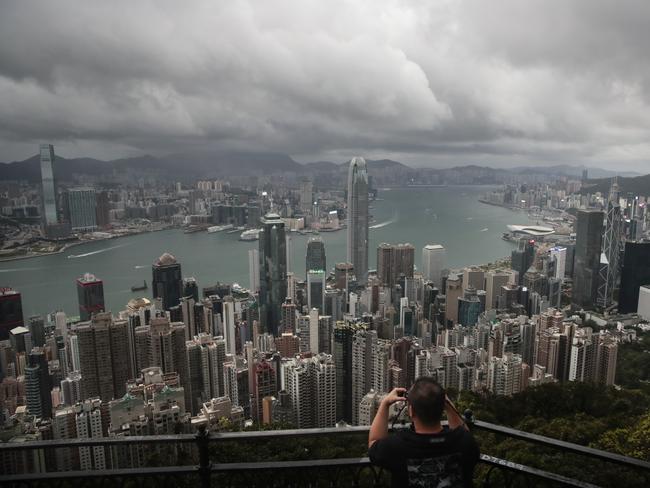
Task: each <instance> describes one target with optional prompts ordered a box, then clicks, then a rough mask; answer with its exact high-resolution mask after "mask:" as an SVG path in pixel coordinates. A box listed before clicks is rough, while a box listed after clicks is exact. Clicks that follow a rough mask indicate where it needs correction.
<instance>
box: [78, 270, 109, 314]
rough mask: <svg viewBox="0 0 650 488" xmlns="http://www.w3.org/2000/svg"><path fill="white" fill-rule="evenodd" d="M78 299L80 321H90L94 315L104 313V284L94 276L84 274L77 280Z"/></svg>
mask: <svg viewBox="0 0 650 488" xmlns="http://www.w3.org/2000/svg"><path fill="white" fill-rule="evenodd" d="M77 297H78V298H79V319H80V320H81V321H82V322H85V321H87V320H90V319H91V317H92V315H93V314H94V313H98V312H103V311H104V282H103V281H102V280H100V279H99V278H97V277H96V276H95V275H93V274H90V273H86V274H84V275H83V276H82V277H81V278H78V279H77Z"/></svg>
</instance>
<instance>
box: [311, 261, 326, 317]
mask: <svg viewBox="0 0 650 488" xmlns="http://www.w3.org/2000/svg"><path fill="white" fill-rule="evenodd" d="M324 297H325V272H324V271H323V270H310V271H308V272H307V306H308V307H309V310H311V309H313V308H316V309H318V312H319V313H320V314H323V313H324V311H325V303H324Z"/></svg>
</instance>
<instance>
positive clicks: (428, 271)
mask: <svg viewBox="0 0 650 488" xmlns="http://www.w3.org/2000/svg"><path fill="white" fill-rule="evenodd" d="M445 260H446V251H445V248H444V247H443V246H441V245H440V244H427V245H426V246H424V248H423V249H422V275H423V276H424V279H425V280H427V281H430V282H432V283H433V286H435V287H436V288H438V289H440V287H441V286H442V270H443V269H444V267H445Z"/></svg>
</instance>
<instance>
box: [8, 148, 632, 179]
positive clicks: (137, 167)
mask: <svg viewBox="0 0 650 488" xmlns="http://www.w3.org/2000/svg"><path fill="white" fill-rule="evenodd" d="M367 161H368V168H369V173H370V175H371V176H372V177H373V179H374V182H375V184H376V185H384V186H388V185H391V184H395V185H401V184H417V183H419V184H499V183H504V182H517V181H522V180H524V178H522V177H525V178H526V179H530V180H532V181H534V180H535V178H537V179H544V178H547V177H552V176H569V177H580V176H581V175H582V170H583V167H580V166H569V165H558V166H539V167H518V168H511V169H502V168H490V167H486V166H478V165H468V166H458V167H454V168H444V169H439V168H413V167H410V166H406V165H405V164H402V163H400V162H399V161H393V160H391V159H379V160H367ZM347 168H348V162H341V163H336V162H332V161H316V162H308V163H299V162H297V161H295V160H294V159H293V158H292V157H291V156H289V155H287V154H280V153H254V152H213V153H205V152H194V153H187V154H170V155H167V156H162V157H157V156H150V155H145V156H138V157H133V158H124V159H115V160H111V161H101V160H98V159H93V158H70V159H67V158H63V157H57V159H56V163H55V174H56V177H57V178H58V179H60V180H63V181H75V180H80V179H81V180H83V179H87V178H88V177H90V178H92V179H96V180H100V181H101V180H106V181H119V180H124V179H132V178H139V177H145V178H157V179H161V180H167V181H192V180H196V179H197V178H233V177H254V176H262V175H265V176H270V175H279V174H291V175H294V176H311V177H314V178H317V177H321V176H328V177H329V178H330V179H329V180H327V181H328V183H329V184H331V185H341V184H342V182H344V181H345V176H346V174H347ZM588 171H589V176H590V177H592V178H593V177H596V178H606V177H611V176H614V175H615V174H616V173H614V172H611V171H606V170H600V169H591V168H590V169H589V170H588ZM621 175H626V176H632V175H634V174H633V173H619V176H621ZM39 179H40V167H39V157H38V155H36V156H32V157H30V158H28V159H25V160H24V161H15V162H12V163H4V164H3V163H0V181H2V180H4V181H7V180H26V181H30V182H37V181H38V180H39ZM625 179H627V178H621V180H625Z"/></svg>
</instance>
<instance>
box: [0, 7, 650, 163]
mask: <svg viewBox="0 0 650 488" xmlns="http://www.w3.org/2000/svg"><path fill="white" fill-rule="evenodd" d="M648 18H650V3H648V2H647V1H644V0H639V1H620V2H609V1H604V0H602V1H601V0H581V1H571V2H567V1H566V0H554V1H548V0H545V1H542V0H529V1H527V2H521V1H518V0H500V1H498V2H485V1H483V0H459V1H437V2H422V1H413V2H409V1H398V0H365V1H363V0H362V1H360V0H355V1H337V0H330V1H327V2H322V1H317V0H301V1H291V2H290V1H273V2H255V1H237V0H229V1H214V0H212V1H188V2H176V1H150V2H146V1H142V2H130V1H111V2H66V1H58V2H47V1H38V2H36V1H29V0H27V1H25V0H22V1H20V2H13V3H10V2H4V3H3V4H2V6H0V160H5V161H6V160H9V159H13V158H17V159H18V158H22V157H26V156H28V155H31V154H34V153H35V152H36V144H37V143H38V142H41V141H51V142H53V143H55V144H57V147H58V150H57V152H58V153H60V154H63V155H67V156H81V155H88V156H96V157H118V156H123V155H128V154H139V153H142V152H150V153H157V154H160V153H166V152H175V151H182V150H187V149H188V148H197V147H214V148H229V149H254V150H270V151H280V152H286V153H289V154H291V155H293V156H294V157H296V158H297V159H299V160H309V159H323V158H333V159H345V158H348V157H350V155H353V154H365V155H367V156H370V157H374V156H389V157H395V158H400V159H401V160H403V161H405V162H410V163H411V164H416V165H423V166H433V165H436V166H446V165H451V164H465V163H485V164H493V165H503V166H508V165H523V164H545V163H553V164H556V163H581V164H582V163H583V164H589V165H595V166H603V167H613V166H615V167H621V168H626V169H636V170H639V171H643V170H647V171H648V172H650V157H649V156H650V144H649V143H648V141H650V137H649V136H650V110H648V109H649V107H648V105H649V100H650V59H648V58H649V57H650V55H649V51H648V48H647V46H648V45H650V29H647V19H648ZM66 153H67V154H66Z"/></svg>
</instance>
